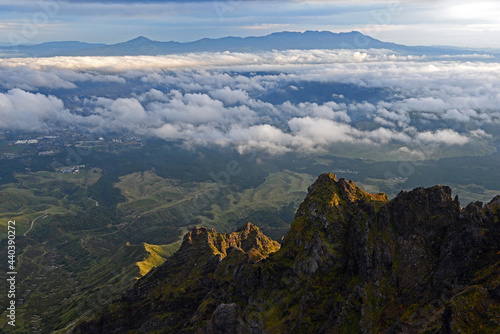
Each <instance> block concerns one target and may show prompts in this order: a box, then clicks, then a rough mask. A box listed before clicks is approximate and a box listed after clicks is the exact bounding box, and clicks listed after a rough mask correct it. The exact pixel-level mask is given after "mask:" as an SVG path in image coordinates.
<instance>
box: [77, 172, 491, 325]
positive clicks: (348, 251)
mask: <svg viewBox="0 0 500 334" xmlns="http://www.w3.org/2000/svg"><path fill="white" fill-rule="evenodd" d="M499 328H500V196H497V197H495V198H494V199H493V200H492V201H491V202H490V203H488V204H487V205H483V203H480V202H477V203H471V204H469V205H468V206H467V207H465V208H463V209H462V208H461V207H460V203H459V201H458V198H456V197H455V198H453V197H452V192H451V189H450V188H449V187H446V186H435V187H431V188H427V189H424V188H417V189H414V190H412V191H409V192H401V193H400V194H399V195H398V196H397V197H396V198H394V199H393V200H389V199H388V198H387V196H386V195H385V194H368V193H366V192H365V191H363V190H362V189H360V188H359V187H358V186H356V185H355V184H354V183H353V182H352V181H347V180H345V179H340V180H337V178H336V177H335V176H334V175H333V174H323V175H321V176H320V177H319V178H318V179H317V181H316V182H315V183H314V184H313V185H312V186H311V187H309V193H308V195H307V197H306V199H305V200H304V202H303V203H302V204H301V205H300V207H299V209H298V210H297V213H296V217H295V220H294V221H293V223H292V225H291V227H290V231H289V232H288V234H287V235H286V236H285V238H284V240H283V242H282V244H281V247H280V245H279V244H278V243H276V242H275V241H272V240H271V239H269V238H267V237H266V236H264V235H263V234H262V233H261V232H260V230H259V229H258V228H257V227H256V226H254V225H252V224H247V225H245V226H244V227H242V228H241V229H239V230H238V231H236V232H233V233H230V234H223V233H221V234H219V233H216V232H215V231H213V230H211V231H209V230H207V229H205V228H196V229H193V230H191V231H190V232H189V233H188V234H187V235H186V236H185V237H184V241H183V244H182V246H181V248H180V249H179V251H178V252H177V253H175V254H174V255H173V256H172V257H171V258H169V259H168V260H167V261H166V262H165V263H164V264H163V265H162V266H160V267H159V268H155V269H153V270H152V271H151V272H150V273H148V274H147V275H146V276H145V277H143V278H141V279H140V280H139V281H138V282H137V283H136V284H135V286H134V287H133V288H132V289H131V290H129V291H126V292H124V293H123V294H122V296H121V298H120V299H118V300H116V301H115V302H113V303H112V304H110V305H108V307H106V309H105V310H103V311H102V313H100V314H98V315H96V316H95V317H94V318H93V319H92V320H90V321H87V322H85V323H83V324H80V325H79V326H78V327H77V328H76V329H75V330H74V333H206V334H209V333H217V334H219V333H234V334H239V333H251V334H254V333H255V334H257V333H458V332H461V333H469V332H470V333H471V332H478V331H479V332H481V333H498V332H499V331H500V330H499Z"/></svg>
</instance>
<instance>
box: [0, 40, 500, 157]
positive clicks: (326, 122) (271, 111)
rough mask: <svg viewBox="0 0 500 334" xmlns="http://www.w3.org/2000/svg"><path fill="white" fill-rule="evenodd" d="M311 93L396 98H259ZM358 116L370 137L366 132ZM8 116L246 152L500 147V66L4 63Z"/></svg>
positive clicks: (228, 58) (389, 58) (275, 57)
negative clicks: (312, 88)
mask: <svg viewBox="0 0 500 334" xmlns="http://www.w3.org/2000/svg"><path fill="white" fill-rule="evenodd" d="M249 73H251V75H250V74H249ZM300 83H320V84H323V85H326V86H327V85H328V84H329V83H335V84H346V85H351V86H354V87H360V88H362V89H372V88H373V89H378V90H383V91H385V92H389V93H390V94H389V95H390V98H387V94H385V95H381V96H380V98H379V99H376V98H375V99H373V98H372V99H370V101H365V100H363V99H362V98H360V99H356V100H353V99H346V98H344V96H342V95H341V94H335V92H332V94H331V98H330V99H328V100H327V101H321V102H316V100H315V96H314V94H311V93H308V94H309V95H310V96H309V95H308V96H302V100H303V101H301V102H292V101H284V102H280V103H274V104H273V103H270V102H266V99H264V98H260V96H265V95H266V94H268V93H269V92H273V91H279V90H282V89H283V88H284V87H286V88H287V89H288V91H290V90H291V91H296V94H299V95H300V94H303V93H301V90H302V87H301V86H300ZM104 84H105V85H108V86H112V87H114V89H113V91H115V92H116V91H121V90H120V87H122V86H123V87H124V89H123V90H122V93H121V94H118V96H117V95H116V94H115V95H111V94H106V93H105V92H103V90H102V89H96V90H95V91H92V90H91V92H90V93H88V91H89V89H88V86H89V85H95V86H96V87H98V86H99V85H104ZM82 85H86V87H87V89H86V90H85V92H86V93H85V95H82V94H81V90H80V87H81V86H82ZM133 85H140V87H141V89H135V90H134V89H131V86H133ZM68 96H70V97H71V103H68ZM358 115H363V117H364V118H365V119H366V120H368V121H369V122H370V124H371V126H369V127H366V126H364V127H363V126H360V125H359V123H357V121H355V120H354V119H358ZM0 116H1V117H0V129H9V130H25V131H45V132H50V131H54V130H57V129H62V128H65V127H73V128H74V127H78V128H81V129H84V130H88V131H91V132H96V133H106V132H108V131H127V132H130V133H134V134H138V135H143V136H154V137H158V138H163V139H166V140H181V141H183V142H185V143H186V144H187V145H218V146H224V147H234V148H236V149H238V150H239V151H240V152H245V151H248V150H254V149H259V150H264V151H267V152H270V153H283V152H288V151H292V150H298V151H323V150H327V149H328V147H330V146H331V145H333V144H342V143H349V144H361V145H368V146H370V145H371V146H377V145H384V144H389V143H390V144H394V145H399V146H400V147H414V146H418V145H427V144H439V145H445V146H453V145H458V146H461V145H465V144H467V143H470V142H471V141H477V140H483V141H484V140H492V139H494V138H495V137H496V135H497V134H496V133H492V131H491V127H492V125H494V126H495V125H498V124H500V64H499V63H497V62H492V61H487V62H486V61H474V62H471V61H464V60H460V59H457V60H427V59H426V58H425V57H411V56H400V55H395V54H394V53H392V52H391V51H388V50H366V51H352V50H310V51H304V50H289V51H279V52H278V51H274V52H261V53H230V52H223V53H198V54H188V55H171V56H156V57H153V56H137V57H130V56H126V57H52V58H12V59H0ZM426 124H427V125H429V126H425V125H426ZM432 124H438V126H432Z"/></svg>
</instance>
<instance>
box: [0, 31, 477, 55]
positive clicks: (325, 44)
mask: <svg viewBox="0 0 500 334" xmlns="http://www.w3.org/2000/svg"><path fill="white" fill-rule="evenodd" d="M289 49H298V50H311V49H389V50H392V51H395V52H400V53H403V54H415V55H423V54H426V55H431V56H433V55H434V56H435V55H463V54H465V55H472V54H474V53H478V52H479V53H486V52H481V51H478V50H474V51H472V50H465V49H459V48H453V47H442V46H440V47H431V46H405V45H401V44H396V43H388V42H383V41H380V40H378V39H375V38H372V37H370V36H367V35H364V34H362V33H360V32H357V31H352V32H348V33H333V32H330V31H305V32H290V31H283V32H276V33H272V34H269V35H266V36H258V37H256V36H251V37H233V36H228V37H223V38H216V39H211V38H203V39H200V40H197V41H193V42H184V43H181V42H175V41H168V42H160V41H153V40H151V39H148V38H146V37H144V36H139V37H137V38H134V39H132V40H130V41H127V42H123V43H117V44H112V45H105V44H89V43H81V42H50V43H43V44H39V45H30V46H13V47H0V52H3V53H6V54H7V55H8V56H139V55H149V56H156V55H169V54H180V53H192V52H223V51H229V52H255V51H272V50H278V51H281V50H289Z"/></svg>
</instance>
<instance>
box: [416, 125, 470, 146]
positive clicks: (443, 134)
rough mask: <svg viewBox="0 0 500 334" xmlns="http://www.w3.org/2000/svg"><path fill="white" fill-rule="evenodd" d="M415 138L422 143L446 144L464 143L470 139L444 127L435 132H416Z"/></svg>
mask: <svg viewBox="0 0 500 334" xmlns="http://www.w3.org/2000/svg"><path fill="white" fill-rule="evenodd" d="M417 140H419V141H421V142H422V143H424V144H429V143H442V144H447V145H464V144H467V143H468V142H469V141H470V138H468V137H466V136H464V135H461V134H459V133H457V132H455V131H453V130H450V129H444V130H437V131H435V132H431V131H425V132H422V133H419V134H417Z"/></svg>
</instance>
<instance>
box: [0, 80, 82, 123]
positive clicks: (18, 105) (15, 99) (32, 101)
mask: <svg viewBox="0 0 500 334" xmlns="http://www.w3.org/2000/svg"><path fill="white" fill-rule="evenodd" d="M71 120H72V117H71V115H70V114H69V113H68V112H67V111H66V110H64V105H63V103H62V101H61V100H59V99H58V98H56V97H55V96H45V95H42V94H32V93H29V92H25V91H23V90H21V89H17V88H16V89H12V90H9V91H8V92H6V93H0V128H3V129H9V130H27V131H35V130H39V131H46V130H48V129H49V127H48V123H49V122H50V123H52V122H54V121H64V122H68V121H71Z"/></svg>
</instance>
